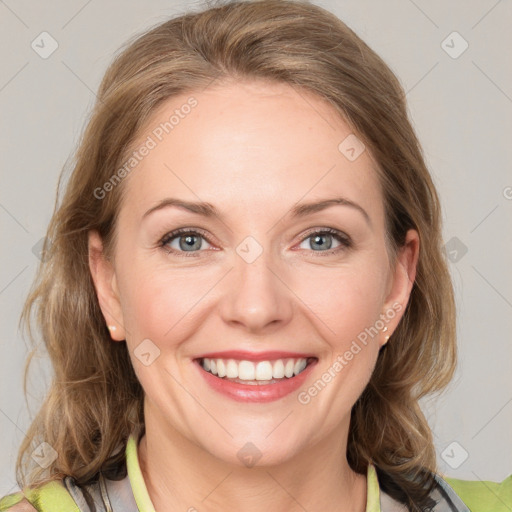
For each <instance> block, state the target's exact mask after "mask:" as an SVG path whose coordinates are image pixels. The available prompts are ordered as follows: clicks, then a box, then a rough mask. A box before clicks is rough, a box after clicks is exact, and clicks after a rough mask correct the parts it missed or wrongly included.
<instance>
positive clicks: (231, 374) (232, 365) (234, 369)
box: [204, 359, 238, 379]
mask: <svg viewBox="0 0 512 512" xmlns="http://www.w3.org/2000/svg"><path fill="white" fill-rule="evenodd" d="M204 361H208V359H205V360H204ZM226 377H227V378H228V379H236V378H237V377H238V363H237V362H236V361H234V360H233V359H230V360H229V361H228V363H227V364H226Z"/></svg>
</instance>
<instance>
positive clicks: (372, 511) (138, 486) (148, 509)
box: [126, 434, 381, 512]
mask: <svg viewBox="0 0 512 512" xmlns="http://www.w3.org/2000/svg"><path fill="white" fill-rule="evenodd" d="M126 466H127V469H128V478H129V479H130V485H131V487H132V491H133V496H134V498H135V503H137V507H138V509H139V512H156V510H155V506H154V505H153V503H152V502H151V498H150V497H149V493H148V490H147V488H146V484H145V482H144V478H143V476H142V471H141V470H140V465H139V458H138V455H137V441H136V438H135V436H134V435H133V434H132V435H131V436H130V437H129V439H128V442H127V444H126ZM367 482H368V487H367V493H366V512H381V510H380V490H379V481H378V479H377V473H376V472H375V467H374V466H373V465H372V464H370V465H369V466H368V472H367Z"/></svg>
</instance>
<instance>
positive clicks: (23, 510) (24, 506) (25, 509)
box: [0, 496, 37, 512]
mask: <svg viewBox="0 0 512 512" xmlns="http://www.w3.org/2000/svg"><path fill="white" fill-rule="evenodd" d="M22 498H23V496H22ZM3 501H4V500H2V501H0V510H1V511H2V512H3V511H4V510H5V511H7V510H8V511H9V512H37V509H36V508H34V507H33V506H32V505H31V504H30V502H29V501H28V500H27V499H26V498H25V499H23V500H22V501H20V502H18V503H16V504H15V505H12V506H8V505H6V506H5V507H4V505H3Z"/></svg>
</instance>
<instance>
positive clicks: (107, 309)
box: [89, 230, 126, 341]
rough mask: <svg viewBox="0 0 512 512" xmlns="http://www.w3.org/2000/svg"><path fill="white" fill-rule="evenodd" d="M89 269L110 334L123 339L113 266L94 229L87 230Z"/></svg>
mask: <svg viewBox="0 0 512 512" xmlns="http://www.w3.org/2000/svg"><path fill="white" fill-rule="evenodd" d="M89 269H90V271H91V276H92V280H93V282H94V287H95V288H96V295H97V296H98V302H99V304H100V308H101V311H102V312H103V316H104V318H105V321H106V322H107V326H108V327H109V330H110V336H111V337H112V339H113V340H115V341H123V340H124V339H125V338H126V335H125V330H124V327H123V326H124V321H123V313H122V309H121V302H120V300H119V291H118V288H117V281H116V274H115V270H114V266H113V264H112V263H111V262H110V261H108V260H107V258H106V257H105V254H104V251H103V241H102V239H101V236H100V235H99V233H98V232H97V231H94V230H91V231H89Z"/></svg>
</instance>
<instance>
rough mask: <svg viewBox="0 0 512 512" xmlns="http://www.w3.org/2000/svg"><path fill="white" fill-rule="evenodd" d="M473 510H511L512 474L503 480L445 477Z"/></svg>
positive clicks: (483, 511)
mask: <svg viewBox="0 0 512 512" xmlns="http://www.w3.org/2000/svg"><path fill="white" fill-rule="evenodd" d="M443 480H444V481H445V482H446V483H447V484H448V485H449V486H450V487H451V488H452V489H453V490H454V491H455V493H456V494H457V496H459V498H460V499H461V500H462V501H463V502H464V503H465V504H466V506H467V507H468V508H469V509H470V510H471V512H488V511H491V510H492V512H510V510H512V474H511V475H509V476H508V477H507V478H505V480H503V481H502V482H491V481H487V480H460V479H457V478H451V477H447V476H445V477H443Z"/></svg>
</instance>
